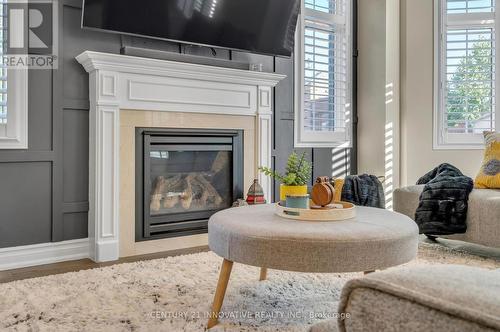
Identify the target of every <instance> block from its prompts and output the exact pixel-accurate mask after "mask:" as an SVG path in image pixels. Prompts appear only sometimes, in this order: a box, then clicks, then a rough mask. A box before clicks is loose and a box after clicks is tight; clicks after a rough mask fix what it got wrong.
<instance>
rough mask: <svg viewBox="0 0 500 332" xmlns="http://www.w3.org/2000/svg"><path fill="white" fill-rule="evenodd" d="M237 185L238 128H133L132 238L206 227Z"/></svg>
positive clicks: (240, 139) (197, 231)
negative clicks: (134, 175)
mask: <svg viewBox="0 0 500 332" xmlns="http://www.w3.org/2000/svg"><path fill="white" fill-rule="evenodd" d="M242 185H243V131H242V130H208V129H163V128H162V129H157V128H136V232H135V234H136V236H135V237H136V241H145V240H152V239H158V238H165V237H174V236H185V235H193V234H200V233H206V232H207V221H208V218H210V216H211V215H212V214H214V213H215V212H217V211H220V210H222V209H226V208H229V207H231V205H232V203H233V202H234V201H235V200H236V199H238V198H241V197H242V196H243V188H242Z"/></svg>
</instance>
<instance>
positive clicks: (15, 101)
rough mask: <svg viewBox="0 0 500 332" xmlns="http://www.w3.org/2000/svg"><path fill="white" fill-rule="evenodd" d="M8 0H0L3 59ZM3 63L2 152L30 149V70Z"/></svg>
mask: <svg viewBox="0 0 500 332" xmlns="http://www.w3.org/2000/svg"><path fill="white" fill-rule="evenodd" d="M7 2H8V1H7V0H0V41H1V47H0V57H1V58H2V59H3V56H4V55H5V54H6V50H7V37H8V23H9V22H8V19H7V17H8V13H7ZM3 63H4V61H2V62H0V149H27V148H28V70H27V69H23V68H14V69H10V68H6V66H5V65H3Z"/></svg>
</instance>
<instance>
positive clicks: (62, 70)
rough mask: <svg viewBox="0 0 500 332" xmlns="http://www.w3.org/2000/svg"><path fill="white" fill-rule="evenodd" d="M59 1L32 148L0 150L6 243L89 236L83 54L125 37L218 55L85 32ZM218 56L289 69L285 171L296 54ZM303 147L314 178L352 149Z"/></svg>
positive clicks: (282, 93)
mask: <svg viewBox="0 0 500 332" xmlns="http://www.w3.org/2000/svg"><path fill="white" fill-rule="evenodd" d="M59 6H60V8H59V27H60V30H59V49H60V54H59V57H60V58H59V60H60V61H59V69H58V70H55V71H46V70H33V71H30V73H29V149H28V150H26V151H7V150H3V151H0V247H10V246H16V245H27V244H35V243H44V242H51V241H52V242H57V241H63V240H69V239H77V238H84V237H86V236H87V211H88V206H89V204H88V112H89V100H88V75H87V73H86V72H85V71H84V70H83V68H82V67H81V66H80V65H79V64H78V63H77V62H76V60H75V59H74V58H75V56H76V55H78V54H80V53H81V52H83V51H85V50H94V51H101V52H110V53H119V51H120V47H121V45H122V42H123V44H125V45H133V46H143V47H151V48H155V49H163V50H170V51H175V52H186V53H190V54H198V55H207V56H211V52H210V50H208V49H205V48H199V47H192V46H187V47H181V46H180V45H178V44H174V43H167V42H158V41H149V40H146V39H139V38H123V40H122V39H121V38H120V36H118V35H113V34H106V33H101V32H92V31H87V30H81V29H80V15H81V0H63V1H59ZM217 57H221V58H225V59H232V60H235V61H246V62H252V63H263V64H264V69H265V70H266V71H274V72H277V73H283V74H286V75H288V78H287V79H286V80H285V81H283V82H281V83H280V85H279V86H278V87H277V88H276V90H275V101H274V106H275V112H274V141H273V165H274V167H276V168H278V169H283V168H284V166H285V164H286V158H287V156H288V154H289V153H290V152H291V151H292V150H293V84H292V82H293V59H283V58H275V57H272V56H260V55H251V54H246V53H242V52H230V51H225V50H218V52H217ZM299 151H306V152H307V153H308V157H309V158H310V159H311V161H313V163H314V176H318V175H336V176H338V175H342V174H345V173H347V172H348V169H347V168H348V166H347V165H348V163H347V162H346V161H347V160H348V151H346V150H341V151H337V152H334V151H332V149H300V150H299ZM277 188H278V187H277V185H276V186H275V189H274V190H275V192H276V193H277Z"/></svg>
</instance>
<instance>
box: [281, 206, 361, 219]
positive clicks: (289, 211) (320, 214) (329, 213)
mask: <svg viewBox="0 0 500 332" xmlns="http://www.w3.org/2000/svg"><path fill="white" fill-rule="evenodd" d="M275 214H277V215H278V216H280V217H283V218H288V219H295V220H304V221H339V220H345V219H351V218H354V217H355V216H356V207H355V206H354V204H352V203H348V202H334V203H333V204H332V208H325V209H296V208H287V207H284V206H281V205H280V203H277V204H276V211H275Z"/></svg>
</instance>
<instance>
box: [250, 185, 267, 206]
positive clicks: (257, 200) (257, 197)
mask: <svg viewBox="0 0 500 332" xmlns="http://www.w3.org/2000/svg"><path fill="white" fill-rule="evenodd" d="M247 203H248V204H249V205H255V204H266V199H265V197H264V190H263V189H262V186H261V185H260V184H259V180H257V179H255V180H253V183H252V185H251V186H250V189H248V193H247Z"/></svg>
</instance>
